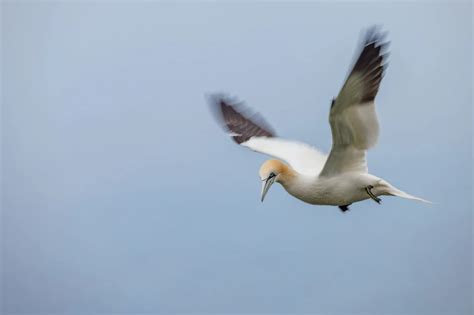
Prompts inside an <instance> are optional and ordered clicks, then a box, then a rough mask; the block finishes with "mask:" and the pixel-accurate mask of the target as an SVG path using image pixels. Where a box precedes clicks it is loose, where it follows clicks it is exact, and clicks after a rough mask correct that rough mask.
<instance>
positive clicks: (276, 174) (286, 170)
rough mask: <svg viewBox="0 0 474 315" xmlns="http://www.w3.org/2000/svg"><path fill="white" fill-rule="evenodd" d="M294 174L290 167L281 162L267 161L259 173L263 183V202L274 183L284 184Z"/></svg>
mask: <svg viewBox="0 0 474 315" xmlns="http://www.w3.org/2000/svg"><path fill="white" fill-rule="evenodd" d="M292 174H293V172H292V170H291V169H290V167H289V166H288V165H286V164H285V163H283V162H281V161H279V160H268V161H265V162H264V163H263V164H262V166H261V167H260V171H259V176H260V180H261V181H262V194H261V198H262V202H263V200H264V199H265V195H266V194H267V192H268V190H269V189H270V187H271V186H272V185H273V183H274V182H278V183H282V184H284V183H285V182H286V181H287V179H288V178H289V177H291V176H292Z"/></svg>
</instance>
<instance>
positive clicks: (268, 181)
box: [261, 176, 276, 202]
mask: <svg viewBox="0 0 474 315" xmlns="http://www.w3.org/2000/svg"><path fill="white" fill-rule="evenodd" d="M275 178H276V176H272V177H268V178H267V179H266V180H264V181H263V183H262V197H261V198H262V202H263V200H264V199H265V195H266V194H267V192H268V190H269V189H270V187H271V186H272V185H273V183H274V182H275Z"/></svg>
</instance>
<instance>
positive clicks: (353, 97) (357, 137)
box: [320, 27, 388, 176]
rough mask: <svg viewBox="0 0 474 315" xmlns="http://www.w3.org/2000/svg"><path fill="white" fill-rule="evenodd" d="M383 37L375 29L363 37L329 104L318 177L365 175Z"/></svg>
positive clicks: (373, 140)
mask: <svg viewBox="0 0 474 315" xmlns="http://www.w3.org/2000/svg"><path fill="white" fill-rule="evenodd" d="M384 37H385V34H382V33H380V32H379V31H378V30H377V29H376V28H375V27H374V28H372V29H370V30H369V31H368V32H367V33H366V36H365V41H364V45H363V48H362V51H361V53H360V55H359V58H358V59H357V61H356V63H355V65H354V67H353V69H352V71H351V72H350V74H349V76H348V78H347V80H346V82H345V83H344V86H343V87H342V89H341V91H340V92H339V95H338V96H337V98H336V99H335V100H333V102H332V104H331V111H330V114H329V123H330V125H331V132H332V149H331V152H330V153H329V157H328V159H327V161H326V164H325V165H324V168H323V170H322V172H321V174H320V175H321V176H333V175H337V174H340V173H344V172H350V171H356V172H367V171H368V170H367V162H366V159H365V151H366V150H367V149H369V148H370V147H372V146H374V145H375V143H376V142H377V138H378V135H379V124H378V121H377V115H376V113H375V103H374V99H375V96H376V95H377V92H378V89H379V86H380V82H381V81H382V77H383V74H384V70H385V68H386V57H387V56H388V54H387V53H386V48H387V46H388V42H385V41H384Z"/></svg>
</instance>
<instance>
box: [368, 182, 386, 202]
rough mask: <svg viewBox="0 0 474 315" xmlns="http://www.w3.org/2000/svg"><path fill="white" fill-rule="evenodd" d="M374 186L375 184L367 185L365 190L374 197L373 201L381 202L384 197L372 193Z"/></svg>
mask: <svg viewBox="0 0 474 315" xmlns="http://www.w3.org/2000/svg"><path fill="white" fill-rule="evenodd" d="M372 188H374V186H372V185H369V186H367V187H365V191H366V192H367V195H369V197H370V198H372V200H373V201H375V202H376V203H378V204H380V203H381V202H382V199H380V198H378V197H377V196H375V195H374V194H373V193H372Z"/></svg>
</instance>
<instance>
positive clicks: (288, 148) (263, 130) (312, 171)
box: [211, 96, 326, 175]
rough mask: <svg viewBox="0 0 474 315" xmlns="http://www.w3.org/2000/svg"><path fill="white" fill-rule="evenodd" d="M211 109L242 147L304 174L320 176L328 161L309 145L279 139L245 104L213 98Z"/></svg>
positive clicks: (219, 97)
mask: <svg viewBox="0 0 474 315" xmlns="http://www.w3.org/2000/svg"><path fill="white" fill-rule="evenodd" d="M211 106H212V107H213V109H215V112H216V114H217V117H218V118H219V120H221V121H223V125H224V127H225V129H226V130H227V131H228V132H229V133H230V136H231V137H232V139H233V140H234V141H235V142H237V143H238V144H240V145H242V146H244V147H247V148H250V149H251V150H253V151H256V152H260V153H264V154H267V155H270V156H273V157H275V158H278V159H281V160H284V161H286V162H287V163H288V164H290V166H291V167H292V168H293V169H295V170H296V171H297V172H299V173H302V174H308V175H317V174H319V172H320V171H321V169H322V168H323V166H324V163H325V162H326V156H325V155H324V154H322V153H321V152H319V151H318V150H316V149H315V148H313V147H311V146H309V145H307V144H305V143H300V142H296V141H290V140H285V139H281V138H277V137H276V135H275V132H274V131H273V130H272V128H271V127H270V126H269V125H268V124H267V123H266V122H265V120H264V119H263V118H262V117H261V116H259V115H257V114H252V113H250V111H249V110H245V108H244V107H243V105H242V104H239V103H231V101H229V100H228V99H224V98H223V97H222V96H212V97H211Z"/></svg>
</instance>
